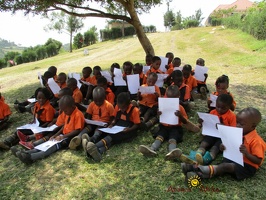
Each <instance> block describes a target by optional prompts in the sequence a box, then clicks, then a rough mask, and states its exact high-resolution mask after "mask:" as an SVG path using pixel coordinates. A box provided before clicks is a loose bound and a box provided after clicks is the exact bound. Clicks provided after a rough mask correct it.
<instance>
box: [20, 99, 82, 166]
mask: <svg viewBox="0 0 266 200" xmlns="http://www.w3.org/2000/svg"><path fill="white" fill-rule="evenodd" d="M59 109H60V110H61V111H63V112H62V113H61V114H60V115H59V116H58V118H57V121H56V125H57V126H62V128H61V129H60V130H59V131H58V132H57V133H56V134H55V135H53V136H52V137H51V138H50V140H57V141H60V142H59V143H57V144H56V145H54V146H52V147H51V148H49V149H48V150H47V151H39V150H37V149H32V150H28V151H18V152H16V156H17V157H18V158H19V159H20V160H21V161H22V162H24V163H25V164H31V163H32V162H34V161H36V160H39V159H42V158H44V157H47V156H49V155H51V154H52V153H54V152H56V151H57V150H59V149H63V148H66V147H68V145H69V142H70V140H71V139H72V138H73V137H74V136H76V135H77V134H78V133H79V132H80V131H81V130H82V129H83V128H84V116H83V114H82V112H81V111H79V110H78V108H77V107H76V106H75V101H74V99H73V97H71V96H69V95H65V96H63V97H62V98H61V99H60V101H59Z"/></svg>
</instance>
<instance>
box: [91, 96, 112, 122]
mask: <svg viewBox="0 0 266 200" xmlns="http://www.w3.org/2000/svg"><path fill="white" fill-rule="evenodd" d="M86 112H87V113H88V114H90V115H91V116H92V117H91V119H92V120H95V121H101V122H106V123H109V122H110V117H111V116H112V115H113V112H114V106H113V105H112V104H111V103H109V102H108V101H107V100H105V101H104V103H103V105H101V106H100V107H99V106H97V105H96V104H95V103H94V101H93V102H91V103H90V105H89V106H88V108H87V111H86Z"/></svg>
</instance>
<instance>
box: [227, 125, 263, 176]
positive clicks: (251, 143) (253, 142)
mask: <svg viewBox="0 0 266 200" xmlns="http://www.w3.org/2000/svg"><path fill="white" fill-rule="evenodd" d="M243 143H244V145H245V146H246V148H247V151H248V153H250V154H252V155H254V156H256V157H258V158H260V159H262V161H261V163H260V164H256V163H253V162H251V161H250V160H249V159H248V158H247V157H246V156H244V155H243V159H244V166H241V165H239V164H237V163H234V162H233V161H231V160H229V159H226V158H224V159H223V162H226V163H228V162H229V163H234V164H235V171H234V174H233V175H234V177H235V178H236V179H237V180H243V179H245V178H250V177H252V176H254V175H255V173H256V171H257V170H258V169H259V167H260V166H261V165H262V163H263V160H264V157H265V151H266V143H265V142H264V140H263V139H262V138H261V137H260V136H259V134H258V133H257V131H256V130H253V131H251V132H249V133H248V134H246V135H244V136H243Z"/></svg>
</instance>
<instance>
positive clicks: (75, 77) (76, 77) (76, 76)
mask: <svg viewBox="0 0 266 200" xmlns="http://www.w3.org/2000/svg"><path fill="white" fill-rule="evenodd" d="M71 74H72V78H74V79H76V80H77V82H78V88H80V87H81V83H80V82H79V80H80V74H79V73H71Z"/></svg>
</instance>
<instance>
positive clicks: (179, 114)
mask: <svg viewBox="0 0 266 200" xmlns="http://www.w3.org/2000/svg"><path fill="white" fill-rule="evenodd" d="M175 115H176V116H177V117H179V119H180V121H181V122H182V123H183V124H186V123H187V119H186V118H185V117H184V116H183V115H182V114H181V112H180V111H179V110H177V111H176V112H175Z"/></svg>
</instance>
